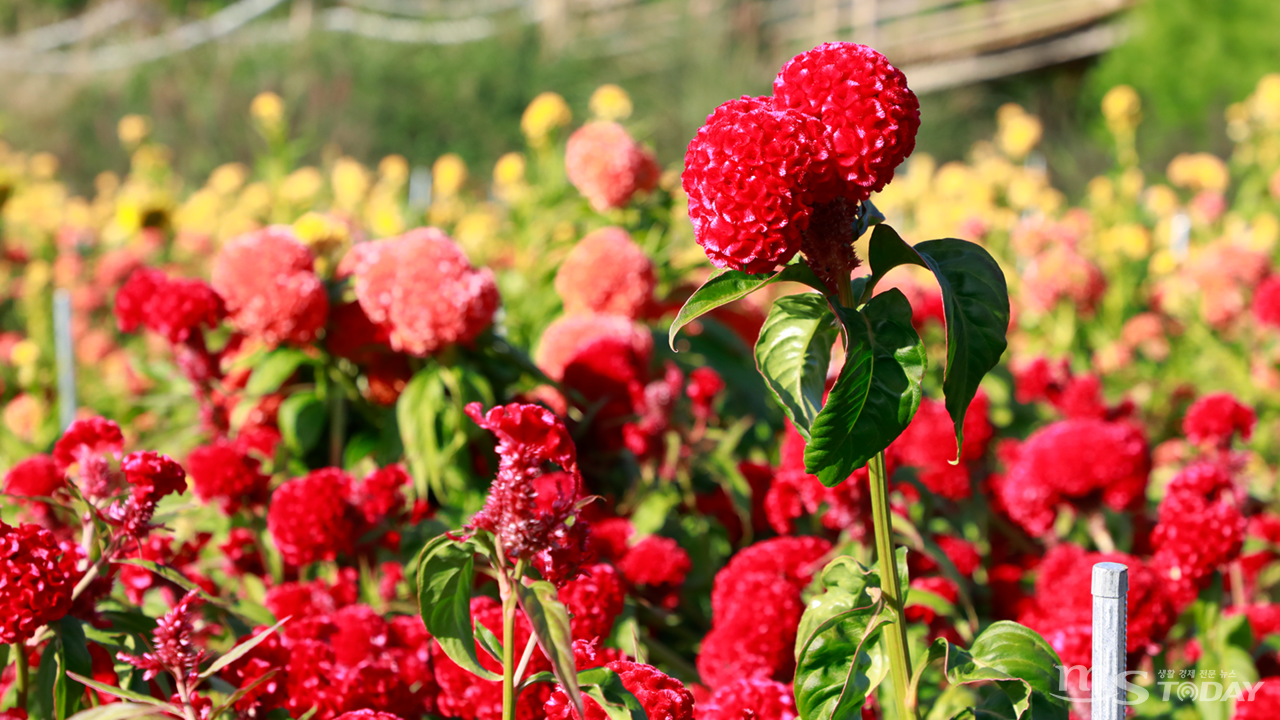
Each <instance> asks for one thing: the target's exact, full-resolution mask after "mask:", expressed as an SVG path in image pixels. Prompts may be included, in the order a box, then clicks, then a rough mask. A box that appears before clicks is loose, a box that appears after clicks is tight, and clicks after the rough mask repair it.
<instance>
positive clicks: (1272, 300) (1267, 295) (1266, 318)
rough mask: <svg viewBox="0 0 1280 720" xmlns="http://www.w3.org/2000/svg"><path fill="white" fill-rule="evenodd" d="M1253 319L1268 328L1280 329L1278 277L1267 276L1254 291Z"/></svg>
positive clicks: (1279, 281) (1279, 284) (1279, 278)
mask: <svg viewBox="0 0 1280 720" xmlns="http://www.w3.org/2000/svg"><path fill="white" fill-rule="evenodd" d="M1253 317H1254V319H1255V320H1257V321H1258V322H1259V323H1262V324H1263V325H1266V326H1268V327H1273V328H1274V327H1280V275H1268V276H1267V277H1266V278H1264V279H1263V280H1262V282H1260V283H1258V287H1257V288H1256V289H1254V291H1253Z"/></svg>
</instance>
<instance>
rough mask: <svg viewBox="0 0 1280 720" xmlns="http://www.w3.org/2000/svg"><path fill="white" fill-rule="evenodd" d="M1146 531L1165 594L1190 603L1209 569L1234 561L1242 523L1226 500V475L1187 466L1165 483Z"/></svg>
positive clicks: (1229, 498)
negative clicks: (1165, 586) (1155, 515)
mask: <svg viewBox="0 0 1280 720" xmlns="http://www.w3.org/2000/svg"><path fill="white" fill-rule="evenodd" d="M1159 518H1160V519H1159V522H1158V523H1156V527H1155V529H1154V530H1153V531H1152V532H1151V545H1152V547H1154V548H1155V554H1154V555H1153V556H1152V558H1151V563H1152V565H1153V566H1154V567H1155V568H1156V569H1157V571H1159V572H1160V574H1161V576H1162V577H1163V579H1164V581H1165V582H1168V583H1169V584H1170V594H1172V595H1174V596H1175V597H1176V598H1177V600H1178V601H1179V602H1180V603H1181V604H1187V603H1190V602H1191V601H1192V600H1194V599H1195V597H1196V595H1197V594H1198V593H1199V591H1200V590H1201V588H1202V586H1203V584H1204V581H1205V580H1207V579H1208V577H1209V575H1211V574H1212V573H1213V571H1214V570H1216V569H1218V568H1219V567H1220V566H1222V565H1223V564H1225V563H1227V562H1229V561H1230V560H1232V559H1234V558H1236V557H1237V556H1239V554H1240V548H1241V545H1242V544H1243V542H1244V534H1245V528H1246V527H1247V524H1248V523H1247V522H1246V521H1245V519H1244V516H1243V515H1242V514H1241V513H1240V509H1239V508H1238V507H1237V506H1236V504H1235V502H1234V500H1233V498H1232V482H1231V476H1230V475H1228V474H1227V472H1226V470H1224V469H1223V468H1222V467H1221V466H1219V465H1217V464H1216V463H1208V462H1202V463H1197V464H1195V465H1191V466H1189V467H1187V468H1185V469H1184V470H1182V472H1180V473H1178V474H1177V475H1176V476H1175V477H1174V478H1173V480H1171V481H1170V482H1169V486H1168V488H1166V490H1165V496H1164V500H1162V501H1160V509H1159Z"/></svg>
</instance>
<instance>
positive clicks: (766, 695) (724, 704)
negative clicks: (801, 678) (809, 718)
mask: <svg viewBox="0 0 1280 720" xmlns="http://www.w3.org/2000/svg"><path fill="white" fill-rule="evenodd" d="M697 710H698V720H743V718H745V717H753V718H755V720H795V718H796V717H797V715H798V713H796V700H795V694H794V693H793V692H792V690H791V686H790V685H787V684H785V683H780V682H778V681H776V680H766V679H762V678H743V679H741V680H738V681H737V682H733V683H730V684H728V685H724V686H721V687H720V688H719V689H718V690H716V691H715V694H713V695H712V696H711V698H710V700H708V701H707V703H706V704H705V705H703V704H702V703H701V702H699V703H698V708H697ZM747 713H750V715H747Z"/></svg>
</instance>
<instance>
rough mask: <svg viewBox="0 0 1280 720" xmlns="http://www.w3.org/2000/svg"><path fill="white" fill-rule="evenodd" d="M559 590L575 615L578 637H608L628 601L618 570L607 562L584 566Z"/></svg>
mask: <svg viewBox="0 0 1280 720" xmlns="http://www.w3.org/2000/svg"><path fill="white" fill-rule="evenodd" d="M559 594H560V602H562V603H564V606H565V607H566V608H568V610H569V614H570V615H571V616H572V619H571V621H570V622H571V623H572V625H573V637H574V638H576V639H579V640H596V639H601V640H603V639H604V638H607V637H609V632H610V631H611V630H613V623H614V621H615V620H617V619H618V616H619V615H621V614H622V609H623V605H624V604H625V602H626V590H625V589H624V588H623V586H622V579H621V578H619V577H618V571H617V570H614V569H613V566H612V565H606V564H604V563H598V564H595V565H589V566H587V567H584V568H582V574H580V575H579V576H578V577H576V578H574V579H573V580H570V581H568V582H566V583H565V584H564V585H562V586H561V587H560V593H559Z"/></svg>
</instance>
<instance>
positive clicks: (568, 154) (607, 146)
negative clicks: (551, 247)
mask: <svg viewBox="0 0 1280 720" xmlns="http://www.w3.org/2000/svg"><path fill="white" fill-rule="evenodd" d="M564 167H565V171H566V172H567V173H568V175H569V182H571V183H573V186H574V187H576V188H578V192H580V193H582V194H583V196H584V197H586V198H587V200H588V201H590V203H591V207H592V208H594V209H595V210H596V212H604V211H605V210H609V209H612V208H620V207H623V206H624V205H626V204H627V201H629V200H630V199H631V196H632V195H635V194H636V192H638V191H643V192H647V191H649V190H652V189H653V188H654V187H655V186H657V184H658V176H659V175H660V174H661V169H660V168H659V167H658V163H657V161H655V160H654V159H653V155H651V154H650V153H649V152H648V151H646V150H645V149H644V148H642V147H640V145H639V144H638V143H637V142H636V141H635V140H634V139H632V137H631V135H630V134H629V133H628V132H627V131H626V129H625V128H623V127H622V126H621V125H619V124H617V123H614V122H600V121H597V122H589V123H587V124H586V125H583V126H582V127H580V128H578V129H577V130H575V131H574V132H573V134H572V135H570V136H569V142H568V144H566V145H565V149H564Z"/></svg>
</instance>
